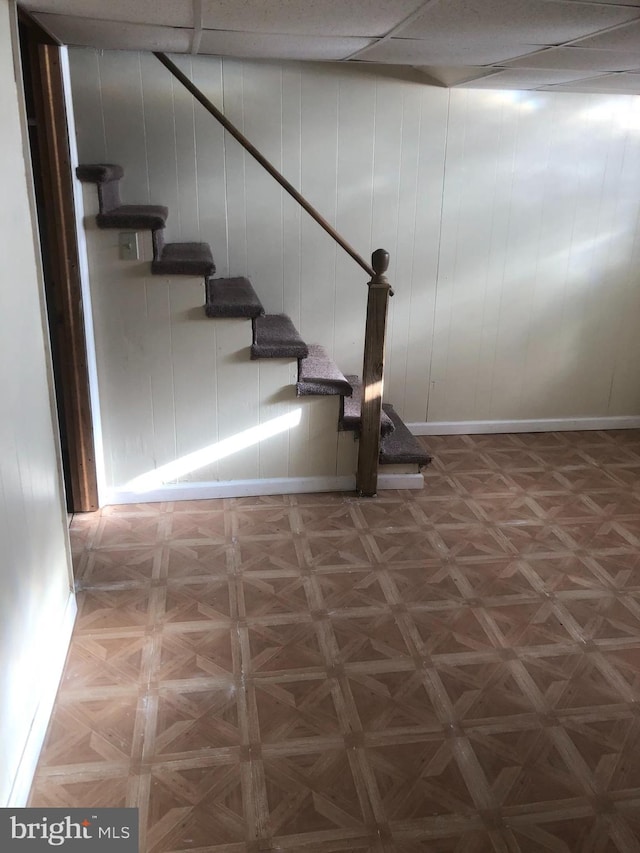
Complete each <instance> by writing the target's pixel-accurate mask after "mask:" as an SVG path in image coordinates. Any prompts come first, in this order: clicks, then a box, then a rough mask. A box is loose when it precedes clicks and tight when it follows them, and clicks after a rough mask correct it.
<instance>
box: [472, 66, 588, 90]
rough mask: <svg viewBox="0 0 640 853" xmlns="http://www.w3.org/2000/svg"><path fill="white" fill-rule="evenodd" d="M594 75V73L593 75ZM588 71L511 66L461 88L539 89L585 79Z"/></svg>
mask: <svg viewBox="0 0 640 853" xmlns="http://www.w3.org/2000/svg"><path fill="white" fill-rule="evenodd" d="M591 76H593V75H591ZM586 77H587V72H584V71H583V72H580V71H558V70H556V69H548V68H536V69H528V68H509V69H507V70H505V71H500V72H499V73H498V74H494V75H492V76H491V77H485V78H482V79H480V80H473V81H469V82H468V83H461V84H460V85H459V86H458V88H460V89H539V88H540V86H548V85H550V84H552V83H570V82H573V81H574V80H584V79H585V78H586Z"/></svg>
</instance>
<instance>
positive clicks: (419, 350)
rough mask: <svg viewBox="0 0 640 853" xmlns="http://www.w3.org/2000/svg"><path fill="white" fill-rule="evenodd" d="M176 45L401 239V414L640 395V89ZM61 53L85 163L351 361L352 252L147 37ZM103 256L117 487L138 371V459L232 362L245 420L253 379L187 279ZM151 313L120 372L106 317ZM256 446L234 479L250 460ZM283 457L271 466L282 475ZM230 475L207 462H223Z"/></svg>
mask: <svg viewBox="0 0 640 853" xmlns="http://www.w3.org/2000/svg"><path fill="white" fill-rule="evenodd" d="M176 61H177V62H178V64H179V65H180V66H181V68H182V69H183V70H184V71H185V72H186V73H188V74H189V75H190V76H192V78H193V79H194V80H195V82H196V83H197V84H198V85H199V86H200V87H201V88H202V89H203V90H204V92H205V94H207V96H209V97H210V98H211V99H212V100H213V101H214V102H215V103H217V104H218V105H220V106H221V107H222V108H223V109H224V111H225V113H226V114H227V115H228V117H229V118H230V119H231V120H232V121H233V122H235V123H236V124H237V125H238V127H240V129H241V130H243V132H244V133H245V134H246V135H247V136H248V137H249V138H250V139H251V140H252V141H253V142H254V143H255V144H256V145H257V146H258V147H259V148H260V149H261V150H262V151H263V153H264V154H265V155H266V156H267V157H268V158H269V159H270V160H271V161H272V162H273V163H274V164H275V165H276V166H277V167H278V168H279V169H281V170H282V171H283V173H284V174H285V176H286V177H287V178H288V179H289V180H290V181H291V182H292V183H293V184H294V185H296V186H298V187H299V188H300V189H301V190H302V192H303V193H304V194H305V195H306V196H307V197H308V198H309V200H310V201H311V202H312V203H313V204H314V205H316V206H317V207H318V209H319V210H320V212H321V213H322V214H323V215H324V216H326V218H328V219H329V221H331V222H332V223H335V224H336V226H337V228H338V229H339V230H340V231H341V232H342V233H343V234H344V236H345V237H346V238H347V240H349V242H351V243H352V244H353V245H354V246H355V247H356V248H357V249H358V250H359V251H360V252H361V253H362V254H363V255H365V256H367V257H368V255H369V254H370V252H371V251H372V250H373V249H375V248H378V247H380V246H382V247H384V248H386V249H388V250H389V252H390V253H391V266H390V272H389V275H390V279H391V281H392V284H393V286H394V289H395V291H396V295H395V297H394V299H393V300H392V301H391V312H390V324H389V337H388V372H387V377H388V378H387V385H386V394H385V396H386V397H387V398H388V399H389V400H390V401H392V402H393V403H394V404H395V406H396V408H397V409H398V411H399V412H400V414H401V415H402V416H403V417H404V419H405V420H406V421H408V422H413V423H419V422H425V421H428V422H445V423H446V422H452V421H455V422H458V421H478V420H497V421H514V420H531V419H544V418H554V419H563V418H566V419H570V418H580V417H585V418H586V417H591V418H594V417H595V418H597V417H600V418H604V417H608V416H637V415H640V382H638V381H637V376H638V369H637V365H638V364H640V334H638V332H639V331H640V295H639V293H640V286H639V285H640V273H639V272H638V269H639V267H638V242H639V241H638V232H639V213H640V194H639V193H638V191H637V188H638V186H640V106H639V104H638V102H639V101H640V99H638V98H635V97H633V96H629V97H625V96H611V97H609V96H605V95H578V94H564V93H555V94H554V93H548V92H547V93H536V92H495V91H480V90H468V91H465V90H460V89H458V90H446V89H440V88H435V87H431V86H428V85H425V84H424V83H423V82H421V78H420V77H418V76H415V75H412V73H411V72H407V73H406V74H401V73H400V72H399V71H397V70H395V69H388V68H384V69H375V68H370V67H367V68H362V67H345V66H337V65H329V64H324V65H322V64H308V65H302V64H295V63H282V64H278V63H256V62H241V61H238V60H230V59H224V60H222V59H215V58H211V57H185V56H180V57H176ZM71 67H72V77H73V87H74V104H75V113H76V121H77V134H78V146H79V152H80V158H81V160H82V161H84V162H99V161H103V162H115V163H120V164H121V165H123V166H124V168H125V171H126V178H125V180H124V182H123V186H122V190H123V198H124V200H125V201H126V202H136V201H138V202H145V201H151V202H155V203H162V204H167V205H168V206H169V209H170V216H169V223H168V229H167V234H168V238H169V239H184V240H193V239H203V240H207V241H209V242H210V243H211V245H212V248H213V252H214V257H215V259H216V263H217V267H218V274H219V275H248V276H249V277H250V278H251V279H252V281H253V282H254V286H255V287H256V289H257V291H258V293H259V295H260V297H261V299H262V300H263V303H264V305H265V307H266V309H267V311H269V312H280V311H285V312H286V313H288V314H289V315H290V316H291V317H292V319H293V321H294V322H295V323H296V324H297V326H298V328H299V329H300V331H301V333H302V335H303V337H304V338H305V339H306V340H308V341H309V342H319V343H322V344H323V345H324V346H326V347H327V348H328V349H329V350H330V351H331V352H332V353H333V354H334V357H335V358H336V360H337V361H338V363H339V365H340V366H341V367H342V369H343V371H344V372H360V369H361V361H362V336H363V327H364V309H365V299H366V287H365V284H366V275H364V274H363V273H362V271H361V270H360V268H359V267H358V266H357V265H356V264H355V263H354V262H353V261H352V260H351V259H350V258H349V257H348V256H346V255H344V253H343V252H342V251H341V250H339V249H337V248H336V246H335V245H334V244H333V243H332V241H331V240H330V238H329V237H328V236H327V235H325V234H324V232H322V231H321V230H320V229H319V228H318V227H317V226H316V224H315V223H314V222H313V221H311V220H310V219H309V217H308V216H307V215H306V214H305V213H304V212H301V211H300V210H299V209H298V208H297V205H295V203H294V202H293V201H292V200H291V199H290V198H289V197H288V196H286V195H285V194H284V193H283V192H282V191H281V190H280V188H279V187H278V186H277V184H276V183H275V182H274V181H273V180H272V179H271V178H269V176H268V175H266V174H265V173H263V171H262V170H261V168H260V167H259V166H258V165H257V164H256V163H255V162H254V161H253V160H252V158H250V157H249V156H248V155H246V154H245V153H244V152H243V151H242V149H241V148H240V147H239V145H238V144H237V143H236V142H235V141H234V140H233V139H231V138H228V137H225V135H224V133H223V132H222V130H221V129H220V128H219V126H218V125H217V124H216V122H215V121H214V120H213V119H211V118H210V117H209V116H208V115H207V114H205V112H204V110H202V109H201V108H200V106H199V105H197V104H194V103H193V102H192V100H191V98H190V96H189V95H188V94H187V93H186V92H184V91H183V90H182V89H181V88H180V86H179V84H177V83H174V82H173V80H172V78H171V77H170V75H169V73H168V72H167V71H166V69H164V68H163V67H162V66H160V64H159V63H158V62H157V60H156V59H155V58H154V57H153V56H152V55H150V54H137V53H126V52H118V53H115V52H114V53H109V52H103V53H98V52H95V51H92V50H85V49H74V50H73V51H72V53H71ZM96 245H97V244H96ZM98 251H99V250H98V249H97V248H96V252H98ZM96 258H97V255H96ZM95 260H96V259H94V261H95ZM98 266H101V264H100V263H98V264H97V265H96V263H94V280H93V288H94V290H96V291H97V293H96V298H97V299H98V300H102V301H103V302H105V300H106V302H108V304H109V309H108V310H105V311H100V310H99V309H98V308H96V311H95V314H96V317H95V324H96V335H97V339H98V342H99V343H98V346H99V349H100V353H99V358H100V363H101V367H100V371H101V384H102V386H103V387H104V388H107V389H110V393H111V394H112V396H111V398H108V399H107V400H106V402H103V406H104V409H105V412H104V413H103V414H104V415H105V417H106V419H107V421H108V422H109V424H110V426H108V428H107V432H108V433H110V434H111V435H112V436H113V438H114V440H113V441H112V442H111V443H110V445H109V446H110V447H111V456H112V459H111V470H112V483H113V484H114V485H118V484H121V482H122V478H123V477H124V476H128V475H129V473H130V472H131V471H132V470H133V469H135V468H136V466H137V467H138V468H139V467H141V466H142V467H144V466H143V465H142V457H143V456H144V453H143V452H142V449H141V448H140V447H139V446H137V445H136V440H135V439H133V438H132V433H131V430H130V427H129V426H128V427H127V428H126V429H123V426H122V424H123V417H124V416H123V409H122V407H123V406H124V405H125V403H124V400H125V399H126V394H129V395H130V396H131V397H132V399H131V408H129V409H127V415H126V418H124V419H125V420H127V423H128V424H130V422H131V421H132V420H133V421H134V422H135V421H136V418H137V417H138V415H136V414H134V413H135V412H137V411H138V409H140V407H141V406H142V405H143V404H142V402H141V401H140V399H139V398H140V394H139V389H140V388H141V387H142V386H146V385H149V387H151V388H152V389H155V390H153V391H152V397H153V406H152V411H146V412H142V411H139V418H140V422H139V423H140V428H141V429H140V434H141V435H142V434H143V432H144V431H146V430H147V426H148V420H149V418H153V424H154V427H153V429H154V430H155V433H156V436H157V437H156V439H154V442H153V447H152V448H147V450H148V454H147V456H146V457H145V458H144V464H145V465H146V464H150V463H151V462H153V461H154V458H155V457H154V454H155V455H156V456H158V455H159V456H162V458H164V457H165V456H166V457H168V456H170V455H171V453H178V454H180V453H181V452H183V450H184V449H185V448H190V447H192V446H193V445H194V444H196V443H197V441H198V440H200V438H201V436H200V426H199V425H194V423H193V422H192V420H191V413H192V412H193V411H194V409H196V408H197V409H199V410H200V411H201V412H202V415H203V418H202V421H203V422H205V421H206V422H207V423H210V422H211V421H210V419H211V418H213V419H215V418H216V416H217V415H216V412H218V416H219V414H220V412H219V409H220V405H221V399H222V397H224V405H225V406H226V407H227V408H229V407H230V409H231V410H233V409H234V407H235V406H236V405H237V404H238V400H239V397H238V396H237V395H238V391H237V389H238V387H239V384H242V383H243V382H246V383H249V385H250V384H251V383H254V385H255V389H256V390H255V395H254V402H253V403H252V404H251V405H253V406H254V409H255V411H254V415H253V417H254V418H255V417H258V415H257V411H258V408H259V406H258V401H259V394H260V393H261V392H259V391H258V390H257V388H258V386H260V387H263V388H264V387H266V385H265V381H264V380H263V379H262V378H261V376H260V375H259V374H256V375H255V376H254V375H251V376H250V374H248V373H243V374H242V375H243V376H245V377H246V378H245V380H242V379H241V378H240V376H241V374H240V371H241V366H240V365H239V364H234V365H228V364H227V365H226V367H225V369H224V370H223V369H222V362H221V361H220V359H218V360H217V353H218V352H219V350H218V349H216V347H217V344H216V336H217V335H219V334H223V333H219V332H218V331H217V330H214V329H213V326H214V325H215V326H216V328H217V325H218V324H211V323H207V321H205V320H204V319H203V318H202V315H201V313H200V309H199V306H200V305H201V302H202V290H201V285H199V284H197V283H196V282H195V281H193V282H191V283H189V282H185V281H182V282H181V281H180V279H175V280H174V282H173V283H171V284H170V285H167V284H165V283H163V281H162V280H159V279H157V278H153V277H151V276H149V275H148V272H145V273H144V274H143V273H142V272H141V273H139V275H140V277H141V279H140V287H139V288H138V291H136V283H135V281H132V280H131V278H132V273H131V269H132V268H129V267H126V265H125V266H124V267H123V265H122V263H119V265H118V264H116V265H115V266H112V268H111V270H110V271H106V270H105V269H103V268H102V267H101V268H100V269H98ZM136 275H137V274H136ZM111 278H112V279H113V281H110V279H111ZM133 278H135V276H133ZM167 288H168V292H170V296H167ZM100 291H103V292H102V293H100ZM170 311H173V312H175V311H179V312H182V316H183V318H184V321H185V322H184V324H183V326H181V327H180V328H179V329H178V328H172V329H171V338H169V337H167V335H168V331H167V328H168V327H167V328H165V331H162V332H161V331H160V328H161V326H162V322H164V323H165V326H166V323H169V325H171V323H174V324H175V321H169V319H168V318H169V314H168V312H170ZM117 318H119V319H117ZM160 320H162V322H160ZM156 321H158V323H156ZM118 324H120V325H118ZM144 324H147V326H148V337H145V338H144V343H139V346H143V348H144V351H145V357H144V359H142V358H139V359H138V361H137V367H136V369H137V370H139V374H137V375H135V376H131V375H130V370H131V365H130V364H129V365H128V366H127V368H126V371H125V372H126V373H127V376H126V382H125V380H124V378H123V374H122V370H123V369H124V368H123V367H122V364H121V363H120V361H119V359H121V358H122V353H121V346H122V340H123V339H122V337H119V336H122V335H124V336H125V339H128V338H127V336H129V335H131V339H132V340H133V339H134V338H135V337H136V335H138V334H139V331H140V327H141V326H143V325H144ZM155 330H157V331H155ZM225 334H226V333H225ZM245 346H248V343H246V344H245ZM247 369H248V368H247V367H246V365H245V366H244V367H243V368H242V370H245V371H246V370H247ZM287 369H288V368H287ZM119 371H120V372H119ZM158 371H161V372H162V371H164V372H163V373H162V378H161V379H159V378H158ZM236 371H237V373H236ZM231 375H233V376H234V377H235V378H234V380H233V381H231V380H230V379H229V378H228V377H229V376H231ZM169 376H170V379H168V378H167V377H169ZM204 376H206V377H207V379H206V382H205V381H204V380H203V377H204ZM283 378H285V377H284V375H283ZM269 381H271V380H269ZM123 382H124V387H125V389H126V388H130V390H129V391H126V390H124V391H123V394H125V397H122V398H121V399H120V401H119V402H118V398H117V394H119V393H120V390H121V383H123ZM267 384H268V383H267ZM249 385H246V386H245V389H244V390H246V388H247V387H249ZM234 389H235V390H234ZM283 393H285V392H283ZM221 395H222V397H221ZM224 395H227V396H224ZM126 405H127V406H128V404H126ZM149 405H150V404H149ZM278 405H282V401H279V403H278ZM145 418H146V420H145ZM143 424H144V427H143ZM135 432H137V430H134V433H135ZM205 432H206V430H205ZM116 436H119V437H118V438H117V439H116ZM141 440H142V439H141ZM280 442H281V444H282V442H284V439H282V438H281V440H280ZM143 443H144V441H143ZM145 452H146V451H145ZM296 452H297V451H296ZM302 452H303V456H304V451H302ZM256 453H257V451H256V452H253V456H252V454H251V453H247V455H246V459H247V460H252V461H250V462H249V461H248V462H247V466H246V468H244V469H243V472H244V473H246V475H247V476H248V475H249V472H255V471H261V470H263V469H262V467H261V464H262V463H260V461H259V454H258V455H256ZM149 454H151V455H149ZM294 455H295V454H294ZM152 457H153V458H152ZM277 458H278V456H277V455H276V456H275V457H273V458H272V459H271V460H270V461H269V465H268V469H269V472H270V476H275V473H274V472H275V471H276V470H281V471H282V473H281V474H280V476H288V474H287V473H286V472H285V468H284V463H283V464H282V466H281V465H280V463H278V462H276V460H277ZM293 458H294V457H293V456H292V455H291V453H290V454H289V461H288V463H287V465H288V468H287V470H288V471H291V470H292V469H293V468H295V469H296V470H299V466H298V465H297V463H296V464H294V463H293V462H292V459H293ZM316 462H317V460H316ZM334 462H335V460H334ZM315 464H316V463H315V462H314V465H315ZM333 464H334V463H332V465H333ZM223 469H224V473H222V472H223ZM265 470H266V469H265ZM116 472H119V473H116ZM213 473H215V472H213ZM230 473H232V472H231V469H230V468H229V466H228V465H227V463H225V465H222V463H220V466H219V468H218V473H217V476H219V477H223V476H225V477H226V476H227V475H228V474H230ZM251 476H253V474H252V475H251ZM256 476H257V475H256Z"/></svg>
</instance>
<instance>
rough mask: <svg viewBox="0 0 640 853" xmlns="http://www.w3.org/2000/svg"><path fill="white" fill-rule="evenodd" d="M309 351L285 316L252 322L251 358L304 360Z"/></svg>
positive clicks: (258, 318) (269, 315) (263, 317)
mask: <svg viewBox="0 0 640 853" xmlns="http://www.w3.org/2000/svg"><path fill="white" fill-rule="evenodd" d="M308 354H309V349H308V347H307V345H306V344H305V342H304V341H303V340H302V338H301V337H300V335H299V334H298V330H297V329H296V327H295V326H294V325H293V323H292V322H291V320H290V319H289V317H287V315H286V314H265V315H264V316H262V317H255V318H254V320H253V344H252V346H251V358H306V356H307V355H308Z"/></svg>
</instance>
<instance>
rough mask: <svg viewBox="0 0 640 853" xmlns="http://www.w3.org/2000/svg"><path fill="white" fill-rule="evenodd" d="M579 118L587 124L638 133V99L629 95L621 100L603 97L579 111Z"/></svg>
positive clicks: (639, 122)
mask: <svg viewBox="0 0 640 853" xmlns="http://www.w3.org/2000/svg"><path fill="white" fill-rule="evenodd" d="M579 117H580V119H581V120H582V121H584V122H586V123H589V124H604V125H607V126H609V127H615V128H617V129H618V130H621V131H628V130H630V131H640V98H637V97H636V96H634V95H630V96H628V97H627V98H621V97H620V95H614V96H612V97H610V98H605V97H604V95H603V96H601V98H599V99H598V101H596V102H595V103H593V104H592V105H590V106H589V107H587V108H586V109H584V110H581V112H580V113H579Z"/></svg>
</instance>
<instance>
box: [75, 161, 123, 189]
mask: <svg viewBox="0 0 640 853" xmlns="http://www.w3.org/2000/svg"><path fill="white" fill-rule="evenodd" d="M76 175H77V177H78V180H79V181H84V182H86V183H92V184H105V183H107V182H108V181H119V180H120V178H122V176H123V175H124V169H123V168H122V166H117V165H116V164H115V163H89V164H85V165H81V166H78V167H77V168H76Z"/></svg>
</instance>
